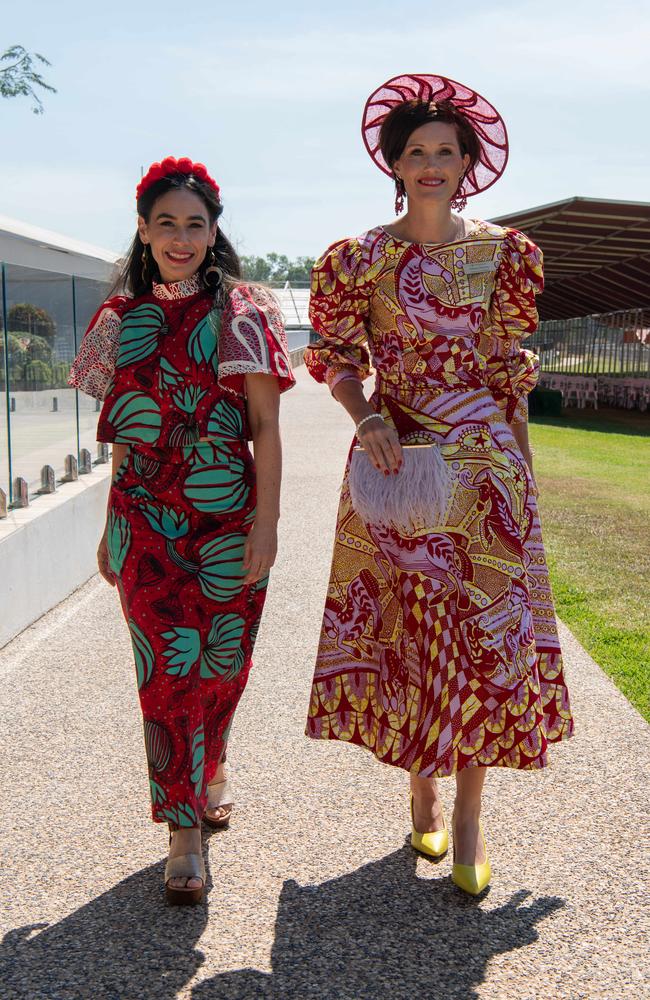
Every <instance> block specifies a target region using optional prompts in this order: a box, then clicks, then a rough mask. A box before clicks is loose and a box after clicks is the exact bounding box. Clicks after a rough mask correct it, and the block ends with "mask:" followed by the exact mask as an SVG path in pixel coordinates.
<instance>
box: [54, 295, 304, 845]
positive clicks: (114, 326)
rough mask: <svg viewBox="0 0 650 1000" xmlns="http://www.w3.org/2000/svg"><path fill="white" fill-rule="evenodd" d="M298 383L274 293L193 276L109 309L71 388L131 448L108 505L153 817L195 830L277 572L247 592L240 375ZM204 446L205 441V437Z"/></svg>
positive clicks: (114, 438)
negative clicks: (89, 398)
mask: <svg viewBox="0 0 650 1000" xmlns="http://www.w3.org/2000/svg"><path fill="white" fill-rule="evenodd" d="M258 372H265V373H268V374H273V375H275V376H276V377H277V379H278V382H279V386H280V389H281V390H282V391H283V390H285V389H288V388H289V387H290V386H291V385H293V383H294V378H293V375H292V373H291V367H290V363H289V357H288V351H287V343H286V337H285V333H284V326H283V322H282V317H281V314H280V311H279V308H278V306H277V303H276V300H275V299H274V298H273V296H272V294H271V293H269V292H266V291H264V290H262V289H259V288H253V287H249V286H246V285H241V286H239V287H237V288H235V289H233V290H232V291H231V292H230V295H229V299H228V303H227V305H226V306H225V308H224V309H223V310H221V309H217V308H216V307H215V306H214V299H213V297H212V296H211V295H210V294H209V293H208V292H207V291H206V290H204V289H203V288H202V286H201V284H200V282H199V279H198V278H196V277H195V278H191V279H189V280H187V281H183V282H175V283H173V284H154V285H153V290H152V293H151V294H149V295H146V296H142V297H140V298H138V299H127V298H123V297H116V298H113V299H110V300H108V301H107V302H105V303H104V305H103V306H102V307H101V309H100V310H99V311H98V313H97V314H96V315H95V317H94V318H93V320H92V321H91V323H90V326H89V328H88V331H87V333H86V335H85V337H84V339H83V341H82V344H81V348H80V350H79V353H78V355H77V358H76V359H75V362H74V364H73V367H72V371H71V373H70V383H71V384H72V385H74V386H76V387H78V388H80V389H82V390H83V391H85V392H88V393H89V394H90V395H93V396H95V397H97V398H100V399H103V401H104V402H103V407H102V411H101V415H100V418H99V425H98V431H97V438H98V440H99V441H108V442H115V443H119V444H126V445H128V446H129V448H128V451H127V454H126V457H125V459H124V461H123V462H122V464H121V466H120V468H119V469H118V470H117V473H116V475H115V478H114V481H113V484H112V487H111V493H110V499H109V509H108V549H109V557H110V567H111V570H112V571H113V573H114V574H115V577H116V579H117V583H118V588H119V592H120V599H121V602H122V608H123V611H124V616H125V618H126V621H127V624H128V627H129V631H130V634H131V641H132V645H133V654H134V659H135V666H136V675H137V682H138V688H139V695H140V704H141V707H142V714H143V718H144V736H145V746H146V752H147V759H148V765H149V779H150V788H151V799H152V814H153V818H154V820H156V821H158V822H169V823H171V824H172V826H195V825H196V824H197V823H199V822H200V819H201V816H202V814H203V811H204V809H205V803H206V798H207V791H206V786H207V783H208V781H210V780H211V779H212V777H213V776H214V773H215V771H216V768H217V765H218V764H219V762H220V760H221V759H222V758H223V755H224V752H225V746H226V742H227V738H228V729H229V726H230V723H231V721H232V718H233V715H234V713H235V709H236V708H237V703H238V701H239V698H240V696H241V694H242V692H243V690H244V687H245V685H246V681H247V678H248V673H249V670H250V666H251V655H252V652H253V647H254V644H255V637H256V635H257V630H258V627H259V622H260V616H261V613H262V607H263V605H264V599H265V595H266V585H267V582H268V578H267V579H265V580H261V581H259V582H258V583H256V584H252V585H246V586H244V585H243V584H242V580H243V578H244V577H245V575H246V573H245V571H244V570H243V568H242V559H243V555H244V545H245V541H246V535H247V534H248V532H249V531H250V528H251V526H252V524H253V520H254V517H255V465H254V461H253V456H252V455H251V452H250V450H249V446H248V440H249V438H250V433H249V427H248V418H247V412H246V395H245V378H246V375H247V374H254V373H258ZM202 438H203V439H205V438H208V439H209V440H207V441H206V440H200V439H202Z"/></svg>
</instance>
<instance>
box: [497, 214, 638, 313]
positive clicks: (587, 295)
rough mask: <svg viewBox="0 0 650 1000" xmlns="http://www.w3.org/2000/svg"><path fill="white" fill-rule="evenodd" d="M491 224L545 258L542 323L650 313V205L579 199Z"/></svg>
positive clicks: (508, 217) (540, 310)
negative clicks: (619, 312) (530, 243)
mask: <svg viewBox="0 0 650 1000" xmlns="http://www.w3.org/2000/svg"><path fill="white" fill-rule="evenodd" d="M492 221H493V222H496V223H498V224H499V225H501V226H512V227H513V228H515V229H520V230H521V231H522V232H524V233H526V234H527V235H528V236H530V238H531V239H533V240H534V241H535V243H537V244H538V246H540V247H541V249H542V250H543V252H544V273H545V279H546V287H545V290H544V293H543V295H541V296H540V298H539V299H538V305H539V314H540V319H567V318H569V317H572V316H587V315H591V314H592V313H604V312H613V311H614V310H615V309H632V308H641V307H643V308H648V307H650V203H648V202H643V201H601V200H600V199H599V198H578V197H576V198H568V199H567V200H566V201H556V202H553V204H551V205H540V206H539V207H537V208H529V209H526V211H524V212H514V213H513V214H512V215H501V216H499V218H498V219H493V220H492Z"/></svg>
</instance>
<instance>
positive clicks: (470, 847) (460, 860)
mask: <svg viewBox="0 0 650 1000" xmlns="http://www.w3.org/2000/svg"><path fill="white" fill-rule="evenodd" d="M451 826H452V834H453V838H454V861H455V862H456V864H459V865H481V864H483V862H484V861H485V860H486V856H485V847H484V844H483V838H482V836H481V831H480V827H479V813H478V812H476V811H465V812H463V813H461V812H459V810H458V806H457V805H456V806H455V807H454V812H453V815H452V817H451Z"/></svg>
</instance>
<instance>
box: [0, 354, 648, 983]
mask: <svg viewBox="0 0 650 1000" xmlns="http://www.w3.org/2000/svg"><path fill="white" fill-rule="evenodd" d="M298 376H299V379H298V381H299V384H298V388H296V389H294V390H293V391H292V392H291V393H289V394H288V395H287V396H286V397H285V399H284V401H283V422H284V434H285V442H286V443H285V453H286V460H285V464H286V473H285V492H284V515H283V520H282V523H281V529H282V530H281V555H280V560H279V564H278V566H277V567H276V570H275V571H274V575H273V580H272V586H271V590H270V593H269V599H268V602H267V607H266V611H265V617H264V620H263V624H262V629H261V631H260V636H259V644H258V653H257V657H256V665H255V669H254V672H253V674H252V677H251V681H250V683H249V686H248V689H247V691H246V694H245V696H244V699H243V701H242V705H241V708H240V711H239V714H238V717H237V721H236V724H235V727H234V730H233V735H232V742H231V754H230V757H231V765H232V773H233V774H234V776H235V781H236V790H237V806H236V812H235V814H234V817H233V822H232V824H231V827H230V830H229V831H227V832H222V833H216V834H214V835H213V836H212V837H210V838H207V837H206V842H205V848H206V857H207V859H208V864H209V872H210V878H209V893H208V896H207V904H206V905H205V906H201V907H198V908H196V909H194V910H188V911H185V910H177V909H171V908H166V907H165V906H164V905H163V900H162V871H163V864H164V857H165V852H166V834H165V830H164V829H163V828H162V827H158V826H154V825H153V824H151V823H150V822H149V820H148V807H147V783H146V771H145V765H144V749H143V744H142V737H141V725H140V718H139V712H138V708H137V700H136V690H135V683H134V679H133V676H132V664H131V653H130V646H129V642H128V638H127V634H126V629H125V626H124V623H123V620H122V617H121V614H120V612H119V610H118V602H117V598H116V595H115V593H114V592H113V591H111V590H110V589H109V588H108V587H107V586H106V585H105V584H103V583H102V581H101V580H100V579H99V578H98V577H95V578H94V579H93V580H91V581H90V582H89V583H88V584H87V585H86V586H85V587H83V588H82V589H81V590H79V591H77V592H76V593H75V594H73V595H72V597H70V598H69V599H68V600H67V601H65V602H64V603H63V604H61V605H60V606H59V607H58V608H56V609H55V610H54V611H52V612H50V613H49V614H48V615H46V616H45V617H44V618H42V619H41V620H40V621H39V622H37V623H36V625H34V626H32V627H31V628H30V629H28V630H27V631H26V632H24V633H23V634H22V635H21V636H19V637H18V638H17V639H16V640H14V642H13V643H11V644H10V645H9V646H7V647H6V648H5V649H4V650H3V651H2V653H0V678H1V679H2V681H3V683H2V686H1V688H0V703H1V708H0V711H1V717H2V741H3V743H4V745H5V746H4V749H5V754H4V755H3V756H4V761H5V763H4V764H3V767H2V772H1V773H2V777H1V781H2V803H3V809H2V818H1V820H0V823H1V825H2V834H3V836H2V845H3V879H2V885H3V891H2V903H3V905H2V918H1V920H2V933H3V935H4V939H3V941H2V946H1V953H0V983H1V984H2V985H0V997H2V1000H14V998H16V1000H19V998H20V1000H41V998H56V1000H73V998H74V1000H76V998H81V997H83V998H86V997H88V998H92V1000H109V998H110V1000H131V998H152V1000H153V998H156V1000H168V998H172V997H182V998H192V1000H208V998H217V1000H221V998H228V1000H230V998H240V1000H249V998H250V1000H253V998H258V997H273V998H276V1000H307V998H319V1000H321V998H322V1000H366V998H367V1000H371V998H372V1000H420V998H422V1000H438V998H440V1000H448V998H449V1000H452V998H453V1000H455V998H459V1000H470V998H486V1000H501V998H503V1000H533V998H534V1000H561V998H571V1000H577V998H588V1000H597V998H603V1000H619V998H627V997H630V998H634V1000H640V998H642V997H650V987H649V985H648V979H647V978H646V979H645V980H644V976H646V977H647V972H648V965H647V950H648V938H647V929H648V908H647V905H646V897H647V894H648V879H647V870H648V860H649V859H648V857H647V854H646V853H645V850H646V849H645V848H642V847H641V844H642V843H643V840H644V839H645V845H647V844H648V842H649V840H650V838H649V836H648V833H649V830H648V813H647V778H646V775H645V774H644V767H645V766H646V765H647V760H648V748H649V743H650V740H649V727H648V726H647V725H646V723H645V722H644V721H643V720H642V719H641V717H640V716H639V715H638V714H637V713H636V712H635V710H634V709H633V708H632V707H631V706H630V705H629V704H628V702H627V701H626V700H625V699H624V698H623V696H622V695H621V694H619V692H618V691H617V690H616V689H615V688H614V687H613V685H612V684H611V683H610V681H609V680H608V679H607V678H606V677H605V676H604V674H603V673H602V672H601V671H600V669H599V668H598V667H597V666H596V664H595V663H594V662H593V661H592V660H591V659H590V658H589V657H588V656H587V655H586V653H585V652H584V650H582V648H581V647H580V646H579V645H578V643H577V642H576V641H575V640H574V639H573V637H572V636H571V634H570V633H569V632H568V631H567V630H563V635H562V637H563V642H564V649H565V653H566V656H567V659H568V663H569V679H570V682H571V683H572V691H573V701H574V709H575V714H576V718H577V735H576V737H575V739H574V740H572V741H571V742H570V743H568V744H566V745H564V746H562V747H559V748H556V749H555V750H553V752H552V766H551V767H550V768H548V769H547V770H546V771H545V772H543V773H542V774H522V773H508V772H505V771H496V772H492V773H491V774H490V775H489V777H488V781H487V785H486V797H485V813H484V823H485V829H486V835H487V841H488V846H489V849H490V855H491V860H492V866H493V882H492V886H491V888H490V890H489V892H488V894H487V895H486V896H485V898H483V899H482V900H480V901H478V902H477V901H474V900H471V899H469V898H466V897H464V896H462V895H461V894H460V893H459V892H458V891H457V890H456V889H455V888H454V887H453V886H452V885H451V882H450V879H449V873H450V865H451V862H450V859H446V860H444V861H442V862H441V863H439V864H437V865H436V864H434V863H429V862H427V861H426V859H424V858H419V857H416V856H415V855H414V853H413V852H412V851H411V850H410V848H409V847H408V845H407V840H406V838H407V834H408V831H409V818H408V798H407V778H406V776H405V775H404V774H403V773H402V772H400V771H397V770H396V769H392V768H389V767H382V766H381V765H379V764H377V763H375V762H374V760H373V759H372V758H371V757H370V755H367V754H364V753H363V752H362V751H361V750H358V749H356V748H350V747H346V746H343V745H338V746H337V745H335V744H317V743H312V742H311V741H308V740H307V739H305V738H304V737H303V735H302V734H303V726H304V718H305V712H306V707H307V698H308V692H309V681H310V678H311V670H312V663H313V659H314V654H315V647H316V641H317V636H318V629H319V624H320V616H321V611H322V601H323V597H324V592H325V586H326V580H327V574H328V570H329V558H330V545H331V538H332V532H333V529H334V517H335V509H336V503H337V489H338V484H339V478H340V475H341V470H342V465H343V458H344V454H345V450H346V447H347V443H348V439H349V436H350V429H349V426H348V423H347V418H345V416H344V415H343V414H342V412H341V411H339V410H338V409H337V408H336V406H335V405H333V404H332V403H331V402H330V400H329V396H328V393H327V391H326V390H324V389H323V388H322V387H320V386H317V385H316V384H315V383H313V382H312V381H311V380H310V379H308V377H307V375H306V373H305V371H304V369H301V370H299V372H298ZM442 788H443V796H444V800H445V806H446V810H447V812H448V814H449V812H450V809H451V801H452V796H453V782H452V781H449V780H448V781H445V782H443V783H442Z"/></svg>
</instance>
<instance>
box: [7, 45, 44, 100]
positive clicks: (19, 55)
mask: <svg viewBox="0 0 650 1000" xmlns="http://www.w3.org/2000/svg"><path fill="white" fill-rule="evenodd" d="M3 63H8V65H2V64H3ZM38 63H42V64H43V65H44V66H50V65H51V63H49V62H48V60H47V59H46V58H45V56H42V55H40V53H38V52H34V53H33V54H32V53H29V52H28V51H27V49H25V48H24V47H23V46H22V45H11V46H10V47H9V48H8V49H7V50H6V52H3V53H2V55H1V56H0V97H30V98H31V100H32V101H33V105H32V111H33V112H34V114H35V115H42V114H43V102H42V100H41V98H40V97H39V95H38V94H37V93H36V89H35V88H36V87H42V88H43V90H49V91H50V93H52V94H56V90H55V88H54V87H51V86H50V84H49V83H46V82H45V80H44V79H43V77H42V76H41V74H40V73H39V72H37V69H36V67H37V66H38Z"/></svg>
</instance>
